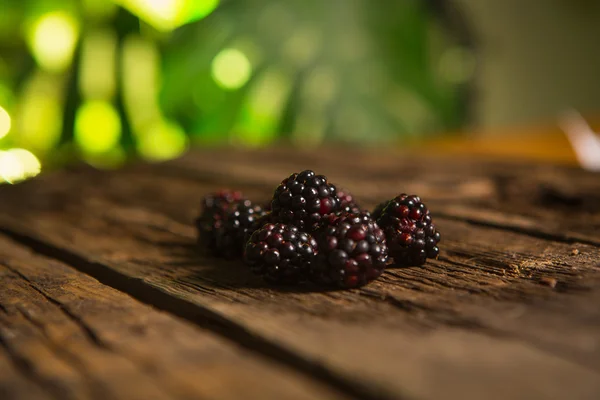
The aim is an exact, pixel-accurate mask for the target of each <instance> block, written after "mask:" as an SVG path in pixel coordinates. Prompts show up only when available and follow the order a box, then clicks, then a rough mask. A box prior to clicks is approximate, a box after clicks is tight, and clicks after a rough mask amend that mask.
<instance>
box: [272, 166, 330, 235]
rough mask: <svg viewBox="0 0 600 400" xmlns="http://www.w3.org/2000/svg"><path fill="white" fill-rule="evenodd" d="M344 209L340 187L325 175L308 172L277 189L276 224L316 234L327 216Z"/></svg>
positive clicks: (287, 181) (275, 201)
mask: <svg viewBox="0 0 600 400" xmlns="http://www.w3.org/2000/svg"><path fill="white" fill-rule="evenodd" d="M339 208H340V199H339V198H338V196H337V190H336V187H335V186H334V185H332V184H330V183H329V182H328V181H327V178H326V177H325V176H323V175H315V173H314V172H313V171H310V170H306V171H302V172H300V173H299V174H296V173H294V174H292V175H290V176H289V177H288V178H286V179H284V180H283V181H282V182H281V184H279V186H278V187H277V189H275V193H274V194H273V200H272V201H271V209H272V214H273V218H274V219H275V220H276V221H279V222H282V223H285V224H292V225H295V226H297V227H298V229H300V230H302V231H306V232H310V231H313V230H314V229H315V228H316V227H317V225H318V223H319V221H320V220H321V218H322V217H323V216H324V215H327V214H330V213H334V212H336V211H338V210H339Z"/></svg>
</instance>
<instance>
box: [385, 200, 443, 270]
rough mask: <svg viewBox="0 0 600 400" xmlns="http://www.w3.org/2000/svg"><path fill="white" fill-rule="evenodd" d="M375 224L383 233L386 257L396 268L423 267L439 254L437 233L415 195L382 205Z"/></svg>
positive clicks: (426, 211)
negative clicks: (386, 250) (386, 248)
mask: <svg viewBox="0 0 600 400" xmlns="http://www.w3.org/2000/svg"><path fill="white" fill-rule="evenodd" d="M377 223H378V224H379V226H380V227H381V229H383V231H384V232H385V236H386V238H387V243H388V247H389V249H390V256H391V257H393V258H394V262H395V263H396V264H397V265H400V266H408V265H423V264H424V263H425V261H426V260H427V259H428V258H436V257H437V256H438V255H439V253H440V249H439V248H438V243H439V241H440V233H439V232H438V231H437V229H436V227H435V225H434V224H433V223H432V220H431V215H430V213H429V210H428V209H427V207H426V206H425V204H423V203H422V202H421V199H420V198H419V196H414V195H412V196H409V195H407V194H404V193H403V194H401V195H399V196H396V197H395V198H393V199H392V200H390V201H389V202H388V203H387V204H386V205H385V208H384V209H383V211H382V212H381V215H380V216H379V218H378V219H377Z"/></svg>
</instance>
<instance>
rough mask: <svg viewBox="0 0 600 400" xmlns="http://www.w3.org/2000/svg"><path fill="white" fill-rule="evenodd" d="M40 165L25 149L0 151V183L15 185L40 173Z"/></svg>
mask: <svg viewBox="0 0 600 400" xmlns="http://www.w3.org/2000/svg"><path fill="white" fill-rule="evenodd" d="M41 168H42V165H41V163H40V161H39V160H38V158H37V157H36V156H35V155H34V154H33V153H31V152H30V151H28V150H25V149H19V148H15V149H9V150H7V151H0V178H1V179H0V183H1V182H2V181H4V182H6V183H11V184H12V183H16V182H19V181H22V180H24V179H28V178H32V177H34V176H36V175H37V174H39V173H40V171H41Z"/></svg>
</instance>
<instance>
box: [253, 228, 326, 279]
mask: <svg viewBox="0 0 600 400" xmlns="http://www.w3.org/2000/svg"><path fill="white" fill-rule="evenodd" d="M316 254H317V243H316V241H315V240H314V239H313V237H312V236H311V235H310V234H308V233H304V232H301V231H300V230H299V229H298V228H297V227H295V226H293V225H286V224H280V223H279V224H267V225H265V226H263V227H262V228H261V229H259V230H257V231H255V232H254V233H253V234H252V236H251V237H250V240H248V243H246V248H245V251H244V261H245V262H246V263H247V264H248V265H249V266H250V269H251V270H252V272H254V273H255V274H258V275H261V276H262V277H263V278H264V279H265V280H266V281H267V282H270V283H276V284H294V283H300V282H303V281H305V280H306V279H307V277H308V273H309V271H310V268H311V266H312V263H313V262H314V258H315V255H316Z"/></svg>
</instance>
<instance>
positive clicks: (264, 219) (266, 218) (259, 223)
mask: <svg viewBox="0 0 600 400" xmlns="http://www.w3.org/2000/svg"><path fill="white" fill-rule="evenodd" d="M271 223H274V221H273V216H272V215H271V213H270V212H267V211H265V212H264V213H263V215H262V216H261V217H259V218H256V219H255V220H254V222H253V223H252V225H250V229H248V230H247V232H246V236H245V237H244V245H245V244H246V243H247V242H248V240H250V236H252V234H253V233H254V232H255V231H257V230H259V229H261V228H262V227H263V226H265V225H266V224H271Z"/></svg>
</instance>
